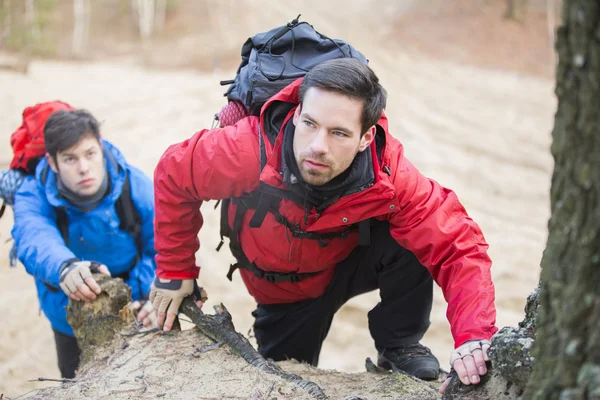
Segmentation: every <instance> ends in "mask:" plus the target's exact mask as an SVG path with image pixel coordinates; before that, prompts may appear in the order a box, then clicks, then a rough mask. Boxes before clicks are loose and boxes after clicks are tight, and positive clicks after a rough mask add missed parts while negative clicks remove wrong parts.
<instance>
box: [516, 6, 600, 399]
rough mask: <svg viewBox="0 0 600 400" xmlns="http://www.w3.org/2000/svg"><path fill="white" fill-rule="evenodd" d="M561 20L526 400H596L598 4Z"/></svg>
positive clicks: (599, 374) (599, 327) (599, 355)
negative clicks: (547, 210) (548, 211)
mask: <svg viewBox="0 0 600 400" xmlns="http://www.w3.org/2000/svg"><path fill="white" fill-rule="evenodd" d="M562 20H563V23H562V26H561V27H560V28H559V29H558V31H557V42H556V50H557V53H558V60H559V61H558V67H557V73H556V90H555V93H556V95H557V97H558V109H557V111H556V114H555V120H554V130H553V132H552V136H553V143H552V148H551V151H552V155H553V157H554V161H555V166H554V174H553V176H552V189H551V208H552V215H551V217H550V221H549V224H548V228H549V236H548V242H547V246H546V250H545V251H544V255H543V258H542V273H541V278H540V281H541V292H540V311H539V315H538V319H537V334H536V344H535V348H534V355H535V358H536V362H535V366H534V370H533V373H532V375H531V378H530V380H529V383H528V387H527V389H526V391H525V394H524V397H523V398H524V399H526V400H531V399H535V400H538V399H539V400H541V399H543V400H558V399H560V400H562V399H565V400H567V399H569V400H592V399H593V400H597V399H600V113H599V112H598V107H600V41H599V40H598V37H599V36H598V34H599V32H600V2H599V1H598V0H565V2H564V5H563V12H562Z"/></svg>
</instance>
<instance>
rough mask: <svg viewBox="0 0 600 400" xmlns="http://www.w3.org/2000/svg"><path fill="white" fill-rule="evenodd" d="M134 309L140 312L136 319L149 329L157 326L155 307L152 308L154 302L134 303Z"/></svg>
mask: <svg viewBox="0 0 600 400" xmlns="http://www.w3.org/2000/svg"><path fill="white" fill-rule="evenodd" d="M132 308H133V309H134V310H136V311H137V312H138V313H137V315H136V318H137V320H138V321H139V322H141V323H142V325H143V326H145V327H146V328H148V327H151V326H154V325H156V313H155V312H154V307H152V302H151V301H150V300H146V301H144V302H143V303H142V302H140V301H134V302H133V305H132Z"/></svg>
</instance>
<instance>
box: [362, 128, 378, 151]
mask: <svg viewBox="0 0 600 400" xmlns="http://www.w3.org/2000/svg"><path fill="white" fill-rule="evenodd" d="M375 132H377V128H375V125H373V126H372V127H370V128H369V129H368V130H367V132H365V134H364V135H362V137H361V138H360V144H359V145H358V151H359V152H360V151H365V149H366V148H367V147H369V146H370V145H371V142H372V141H373V140H374V139H375Z"/></svg>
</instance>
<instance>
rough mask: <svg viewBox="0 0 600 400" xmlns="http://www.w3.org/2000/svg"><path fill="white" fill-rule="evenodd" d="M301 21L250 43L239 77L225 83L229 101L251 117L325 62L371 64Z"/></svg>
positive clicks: (353, 50)
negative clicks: (351, 60)
mask: <svg viewBox="0 0 600 400" xmlns="http://www.w3.org/2000/svg"><path fill="white" fill-rule="evenodd" d="M299 18H300V15H298V17H296V18H295V19H294V20H292V21H291V22H289V23H287V24H286V25H283V26H279V27H276V28H273V29H271V30H270V31H268V32H262V33H258V34H256V35H254V36H253V37H250V38H248V40H246V42H245V43H244V45H243V46H242V61H241V63H240V65H239V67H238V69H237V73H236V76H235V78H234V79H233V80H229V81H221V85H230V86H229V88H228V90H227V91H226V92H225V96H226V97H227V100H228V101H237V102H240V103H242V104H243V105H244V106H245V107H246V109H247V110H248V111H249V114H250V115H259V113H260V109H261V107H262V106H263V105H264V103H265V102H266V101H267V100H268V99H269V98H270V97H272V96H273V95H275V94H276V93H277V92H279V91H280V90H281V89H283V88H284V87H286V86H287V85H289V84H290V83H292V82H293V81H295V80H296V79H298V78H301V77H303V76H304V75H306V73H307V72H308V71H310V70H311V69H312V68H313V67H314V66H315V65H317V64H319V63H321V62H323V61H327V60H331V59H335V58H347V57H348V58H356V59H358V60H360V61H362V62H363V63H365V64H367V63H368V60H367V58H366V57H365V56H364V55H363V54H362V53H360V52H359V51H358V50H356V49H355V48H354V47H352V46H351V45H350V44H349V43H347V42H345V41H343V40H339V39H330V38H328V37H327V36H325V35H323V34H321V33H319V32H317V31H316V30H315V29H314V28H313V26H312V25H310V24H309V23H307V22H299V21H298V20H299Z"/></svg>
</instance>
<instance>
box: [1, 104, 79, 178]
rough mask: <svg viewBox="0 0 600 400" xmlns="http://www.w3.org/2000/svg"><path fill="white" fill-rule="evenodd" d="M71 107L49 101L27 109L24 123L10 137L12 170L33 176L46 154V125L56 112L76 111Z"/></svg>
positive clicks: (24, 113)
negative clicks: (51, 115)
mask: <svg viewBox="0 0 600 400" xmlns="http://www.w3.org/2000/svg"><path fill="white" fill-rule="evenodd" d="M74 109H75V108H74V107H72V106H71V105H69V104H67V103H64V102H62V101H59V100H56V101H49V102H44V103H38V104H36V105H34V106H30V107H27V108H26V109H25V110H24V111H23V123H22V124H21V126H20V127H19V128H18V129H17V130H16V131H14V132H13V133H12V135H11V136H10V146H11V147H12V151H13V159H12V161H11V162H10V168H11V169H18V170H21V171H23V172H25V173H26V174H33V173H34V172H35V167H36V165H37V163H38V162H39V160H40V158H41V157H43V156H44V154H46V149H45V147H44V125H45V124H46V120H47V119H48V117H49V116H50V114H52V113H53V112H55V111H59V110H74Z"/></svg>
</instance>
